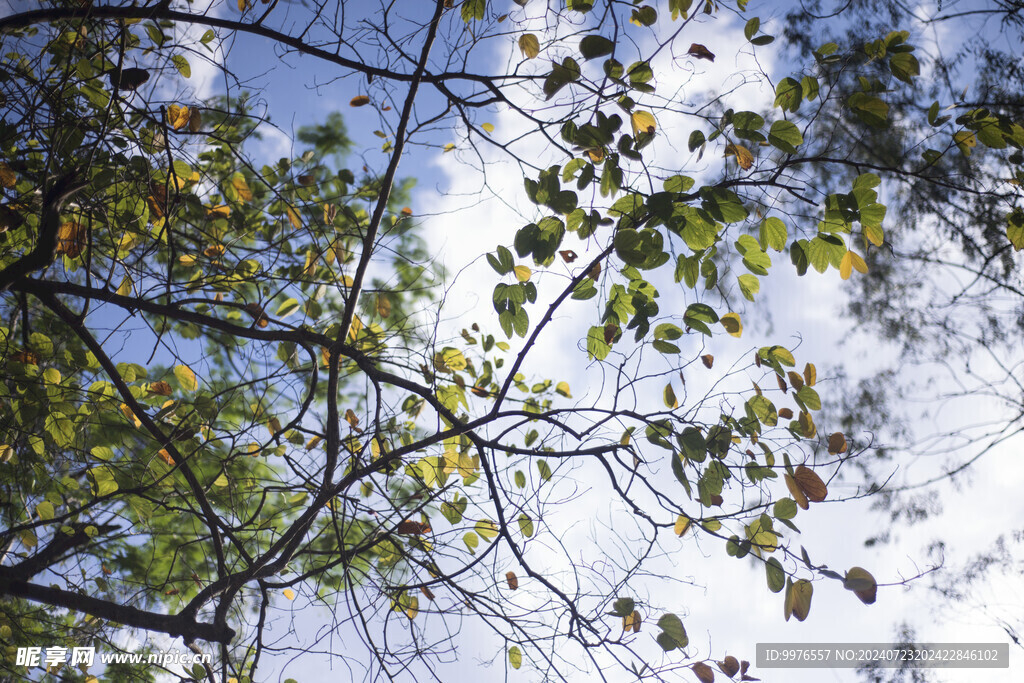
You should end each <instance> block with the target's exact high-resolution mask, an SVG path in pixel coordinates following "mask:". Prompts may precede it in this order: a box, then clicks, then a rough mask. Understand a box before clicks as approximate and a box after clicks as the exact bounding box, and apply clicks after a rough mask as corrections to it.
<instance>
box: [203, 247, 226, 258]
mask: <svg viewBox="0 0 1024 683" xmlns="http://www.w3.org/2000/svg"><path fill="white" fill-rule="evenodd" d="M203 255H204V256H208V257H210V258H217V257H218V256H223V255H224V245H223V244H211V245H210V246H208V247H207V248H206V249H203Z"/></svg>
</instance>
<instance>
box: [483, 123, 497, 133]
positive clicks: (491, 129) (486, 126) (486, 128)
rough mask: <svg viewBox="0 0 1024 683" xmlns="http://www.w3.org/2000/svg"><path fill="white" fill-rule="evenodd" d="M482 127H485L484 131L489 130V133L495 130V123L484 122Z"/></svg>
mask: <svg viewBox="0 0 1024 683" xmlns="http://www.w3.org/2000/svg"><path fill="white" fill-rule="evenodd" d="M480 127H481V128H483V129H484V131H485V132H487V133H493V132H494V124H493V123H484V124H482V125H481V126H480Z"/></svg>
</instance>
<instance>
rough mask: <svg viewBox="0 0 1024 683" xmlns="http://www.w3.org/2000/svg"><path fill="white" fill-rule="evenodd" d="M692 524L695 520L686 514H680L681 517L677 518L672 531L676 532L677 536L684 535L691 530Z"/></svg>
mask: <svg viewBox="0 0 1024 683" xmlns="http://www.w3.org/2000/svg"><path fill="white" fill-rule="evenodd" d="M692 525H693V520H691V519H690V518H689V517H687V516H686V515H679V517H677V518H676V523H675V525H674V526H673V527H672V531H674V532H675V534H676V536H682V535H683V534H685V533H686V532H687V531H689V530H690V527H691V526H692Z"/></svg>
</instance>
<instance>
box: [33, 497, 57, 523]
mask: <svg viewBox="0 0 1024 683" xmlns="http://www.w3.org/2000/svg"><path fill="white" fill-rule="evenodd" d="M36 514H37V515H39V519H41V520H44V521H45V520H49V519H53V504H52V503H51V502H50V501H48V500H44V501H41V502H40V503H39V504H38V505H36Z"/></svg>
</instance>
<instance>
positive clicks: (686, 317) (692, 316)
mask: <svg viewBox="0 0 1024 683" xmlns="http://www.w3.org/2000/svg"><path fill="white" fill-rule="evenodd" d="M683 322H684V323H686V325H687V326H688V327H692V328H693V329H695V330H697V331H698V332H700V333H701V334H706V335H707V336H709V337H710V336H711V328H710V327H709V325H711V324H712V323H717V322H718V314H717V313H715V309H713V308H711V307H710V306H708V305H707V304H690V305H689V306H687V307H686V312H685V313H683Z"/></svg>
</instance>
